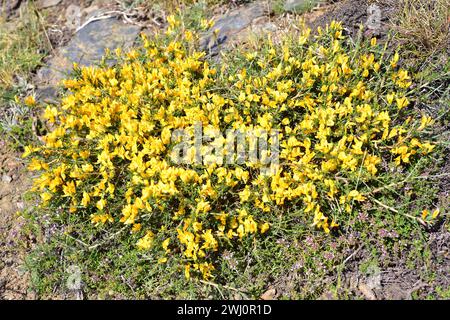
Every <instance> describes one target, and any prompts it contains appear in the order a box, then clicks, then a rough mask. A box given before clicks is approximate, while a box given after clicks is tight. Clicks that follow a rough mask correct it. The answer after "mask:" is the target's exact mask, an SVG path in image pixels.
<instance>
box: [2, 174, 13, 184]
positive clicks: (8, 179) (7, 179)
mask: <svg viewBox="0 0 450 320" xmlns="http://www.w3.org/2000/svg"><path fill="white" fill-rule="evenodd" d="M11 181H12V177H11V176H9V175H7V174H4V175H3V176H2V182H4V183H11Z"/></svg>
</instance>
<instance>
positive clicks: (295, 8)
mask: <svg viewBox="0 0 450 320" xmlns="http://www.w3.org/2000/svg"><path fill="white" fill-rule="evenodd" d="M322 1H323V0H286V2H285V3H284V6H283V9H284V10H285V11H288V12H293V13H303V12H306V11H309V10H312V9H313V8H314V7H315V6H317V5H318V4H320V3H321V2H322Z"/></svg>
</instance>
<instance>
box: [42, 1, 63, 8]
mask: <svg viewBox="0 0 450 320" xmlns="http://www.w3.org/2000/svg"><path fill="white" fill-rule="evenodd" d="M61 1H62V0H38V1H37V2H36V5H37V8H39V9H46V8H50V7H53V6H56V5H58V4H59V3H60V2H61Z"/></svg>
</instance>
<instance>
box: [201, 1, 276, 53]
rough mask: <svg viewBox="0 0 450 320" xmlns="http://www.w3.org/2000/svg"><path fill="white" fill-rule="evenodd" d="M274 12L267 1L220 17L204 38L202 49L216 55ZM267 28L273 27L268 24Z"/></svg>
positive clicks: (258, 2)
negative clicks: (231, 41) (232, 40)
mask: <svg viewBox="0 0 450 320" xmlns="http://www.w3.org/2000/svg"><path fill="white" fill-rule="evenodd" d="M271 11H272V8H271V5H270V3H269V2H266V1H257V2H255V3H252V4H249V5H246V6H242V7H240V8H237V9H235V10H233V11H231V12H229V13H228V14H226V15H224V16H222V17H219V18H218V19H217V20H216V22H215V24H214V26H213V27H212V28H211V29H210V30H209V31H208V32H207V33H206V34H205V35H204V36H203V37H202V39H201V41H200V49H201V50H205V51H207V52H209V53H210V54H211V55H215V54H217V53H218V51H219V50H220V47H222V46H223V45H224V44H226V43H229V42H230V40H231V39H233V38H239V37H242V32H247V31H249V29H250V28H251V26H252V25H253V24H255V23H258V21H259V24H260V22H261V20H263V19H264V17H267V16H268V15H269V14H270V13H271ZM267 27H268V28H270V27H271V26H270V25H269V24H267Z"/></svg>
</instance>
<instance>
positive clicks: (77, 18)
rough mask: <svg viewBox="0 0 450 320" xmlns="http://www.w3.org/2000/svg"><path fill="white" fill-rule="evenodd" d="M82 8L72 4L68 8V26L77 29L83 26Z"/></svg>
mask: <svg viewBox="0 0 450 320" xmlns="http://www.w3.org/2000/svg"><path fill="white" fill-rule="evenodd" d="M81 16H82V13H81V8H80V7H79V6H77V5H74V4H71V5H70V6H68V7H67V9H66V27H68V28H70V29H76V28H78V27H80V26H81Z"/></svg>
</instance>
